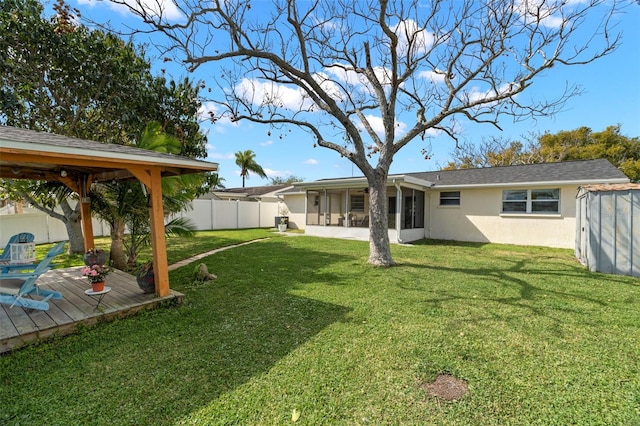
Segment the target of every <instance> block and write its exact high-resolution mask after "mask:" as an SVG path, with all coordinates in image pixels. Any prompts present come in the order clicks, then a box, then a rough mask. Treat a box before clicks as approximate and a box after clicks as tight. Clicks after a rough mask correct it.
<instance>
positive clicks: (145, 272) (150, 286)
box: [136, 260, 156, 294]
mask: <svg viewBox="0 0 640 426" xmlns="http://www.w3.org/2000/svg"><path fill="white" fill-rule="evenodd" d="M136 281H137V282H138V287H140V290H142V291H143V293H144V294H151V293H153V292H155V291H156V281H155V278H154V274H153V260H150V261H148V262H147V263H145V264H143V265H142V266H141V267H140V269H138V272H137V273H136Z"/></svg>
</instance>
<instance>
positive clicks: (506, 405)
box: [0, 230, 640, 425]
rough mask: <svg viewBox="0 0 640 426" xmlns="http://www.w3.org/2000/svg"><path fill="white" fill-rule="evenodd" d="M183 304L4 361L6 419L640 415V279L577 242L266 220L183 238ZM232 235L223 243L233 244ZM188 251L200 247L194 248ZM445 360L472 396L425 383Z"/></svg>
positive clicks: (534, 419) (557, 419) (624, 421)
mask: <svg viewBox="0 0 640 426" xmlns="http://www.w3.org/2000/svg"><path fill="white" fill-rule="evenodd" d="M265 235H269V236H271V237H272V238H270V239H269V240H265V241H261V242H257V243H254V244H250V245H246V246H243V247H238V248H234V249H230V250H227V251H223V252H220V253H218V254H215V255H213V256H210V257H208V258H206V259H204V263H206V264H207V265H208V267H209V270H210V271H211V272H214V273H215V274H217V275H218V279H217V280H216V281H214V282H212V283H206V284H198V283H194V282H192V280H191V275H192V272H193V266H186V267H183V268H180V269H178V270H176V271H174V272H172V273H171V276H170V278H171V283H172V287H173V288H175V289H176V290H178V291H181V292H183V293H185V294H186V298H185V304H184V305H183V306H180V307H167V308H164V309H159V310H155V311H151V312H146V313H143V314H140V315H138V316H136V317H133V318H128V319H124V320H119V321H115V322H111V323H103V324H99V325H97V326H94V327H91V328H86V329H83V330H82V331H81V332H80V333H78V334H75V335H72V336H69V337H66V338H62V339H58V340H55V341H51V342H49V343H43V344H40V345H37V346H31V347H27V348H25V349H23V350H19V351H16V352H13V353H11V354H9V355H6V356H3V357H0V424H3V425H5V424H6V425H12V424H46V425H53V424H60V425H74V424H105V425H108V424H135V425H142V424H149V425H159V424H165V425H181V424H194V425H196V424H197V425H203V424H214V425H234V424H237V425H285V424H293V422H292V412H293V410H296V411H297V412H298V413H300V418H299V420H298V421H297V423H295V424H301V425H366V424H371V425H382V424H389V425H431V424H435V425H485V424H486V425H511V424H513V425H524V424H527V425H528V424H541V425H567V424H577V425H586V424H588V425H597V424H603V425H605V424H607V425H635V424H640V349H639V348H640V280H639V279H637V278H630V277H620V276H613V275H603V274H594V273H590V272H588V271H586V270H585V269H584V268H583V267H582V266H581V265H580V264H578V263H577V262H576V261H575V259H574V258H573V256H572V253H571V251H569V250H554V249H547V248H530V247H528V248H527V247H518V246H506V245H494V244H486V245H482V244H455V243H445V242H424V243H422V244H417V245H414V246H393V247H392V251H393V255H394V258H395V260H396V261H397V262H398V263H399V266H397V267H394V268H390V269H377V268H373V267H370V266H368V265H367V264H366V258H367V253H368V244H367V243H365V242H357V241H342V240H332V239H320V238H311V237H282V236H280V235H278V234H276V233H271V234H268V233H267V232H265V231H260V230H248V231H229V232H220V233H218V232H207V233H200V234H198V237H197V238H195V239H192V240H190V241H185V240H178V239H175V240H174V239H172V240H170V244H169V249H168V250H169V258H170V259H172V261H175V260H177V258H179V257H181V256H182V257H186V256H187V255H192V254H195V253H197V252H199V251H206V250H210V249H211V248H215V247H216V246H219V245H225V244H233V242H238V241H242V240H248V239H253V238H259V237H262V236H265ZM221 241H224V243H221ZM190 247H193V249H191V248H190ZM441 372H447V373H450V374H452V375H454V376H456V377H458V378H461V379H464V380H465V381H467V383H468V386H469V390H470V392H469V394H468V395H467V396H465V397H464V398H462V399H460V400H458V401H454V402H446V401H441V400H438V399H436V398H435V397H432V396H429V395H428V394H427V393H426V392H425V390H424V389H423V388H422V387H421V385H422V384H423V383H424V382H426V381H432V380H434V379H435V377H436V376H437V375H438V374H439V373H441Z"/></svg>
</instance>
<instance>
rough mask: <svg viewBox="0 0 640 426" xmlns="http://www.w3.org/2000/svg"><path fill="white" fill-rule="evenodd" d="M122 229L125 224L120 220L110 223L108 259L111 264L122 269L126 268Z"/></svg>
mask: <svg viewBox="0 0 640 426" xmlns="http://www.w3.org/2000/svg"><path fill="white" fill-rule="evenodd" d="M124 229H125V224H124V222H122V221H119V220H117V221H115V222H114V223H111V251H110V252H109V259H110V261H111V266H113V267H114V268H116V269H120V270H122V271H126V270H127V256H126V255H125V250H124Z"/></svg>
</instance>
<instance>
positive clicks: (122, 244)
mask: <svg viewBox="0 0 640 426" xmlns="http://www.w3.org/2000/svg"><path fill="white" fill-rule="evenodd" d="M137 147H138V148H142V149H148V150H150V151H155V152H163V153H173V154H175V153H178V152H179V151H180V143H179V141H178V139H177V138H176V137H174V136H170V135H168V134H166V133H164V132H163V130H162V127H161V126H160V124H159V123H155V122H152V123H149V124H148V125H147V127H146V128H145V130H144V132H143V133H142V135H141V137H140V138H139V139H138V143H137ZM203 179H204V175H185V176H174V177H168V178H163V179H162V192H163V208H164V212H165V215H170V214H172V213H177V212H180V211H182V210H184V209H185V208H187V207H188V205H189V203H190V202H191V200H192V199H193V198H194V196H195V193H196V192H197V191H198V189H199V188H200V187H201V186H202V180H203ZM147 206H148V196H147V192H146V188H145V187H144V185H143V184H142V183H141V182H138V181H135V180H133V181H116V182H108V183H101V184H96V185H95V186H94V188H93V189H92V191H91V207H92V210H93V211H94V212H95V213H96V215H97V216H98V217H100V218H101V219H103V220H104V221H106V222H107V223H108V224H109V226H110V228H111V251H110V260H111V262H112V264H113V266H115V267H116V268H118V269H123V270H125V269H131V268H133V267H135V266H136V264H137V260H138V251H139V249H140V248H141V247H144V246H146V245H148V244H149V243H150V235H151V234H150V233H151V230H150V223H149V221H150V219H149V208H148V207H147ZM126 230H128V231H129V232H128V233H125V231H126ZM165 231H166V232H168V233H174V234H179V235H189V234H191V233H192V232H193V226H192V225H190V223H189V222H188V221H185V220H184V219H181V218H178V219H174V220H172V221H170V222H169V223H168V224H167V225H165Z"/></svg>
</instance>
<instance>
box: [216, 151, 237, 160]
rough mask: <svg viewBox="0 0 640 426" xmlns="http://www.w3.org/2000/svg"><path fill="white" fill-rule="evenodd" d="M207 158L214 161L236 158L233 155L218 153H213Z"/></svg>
mask: <svg viewBox="0 0 640 426" xmlns="http://www.w3.org/2000/svg"><path fill="white" fill-rule="evenodd" d="M209 158H213V159H214V160H233V159H234V158H236V156H235V154H221V153H219V152H214V153H210V154H209Z"/></svg>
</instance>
